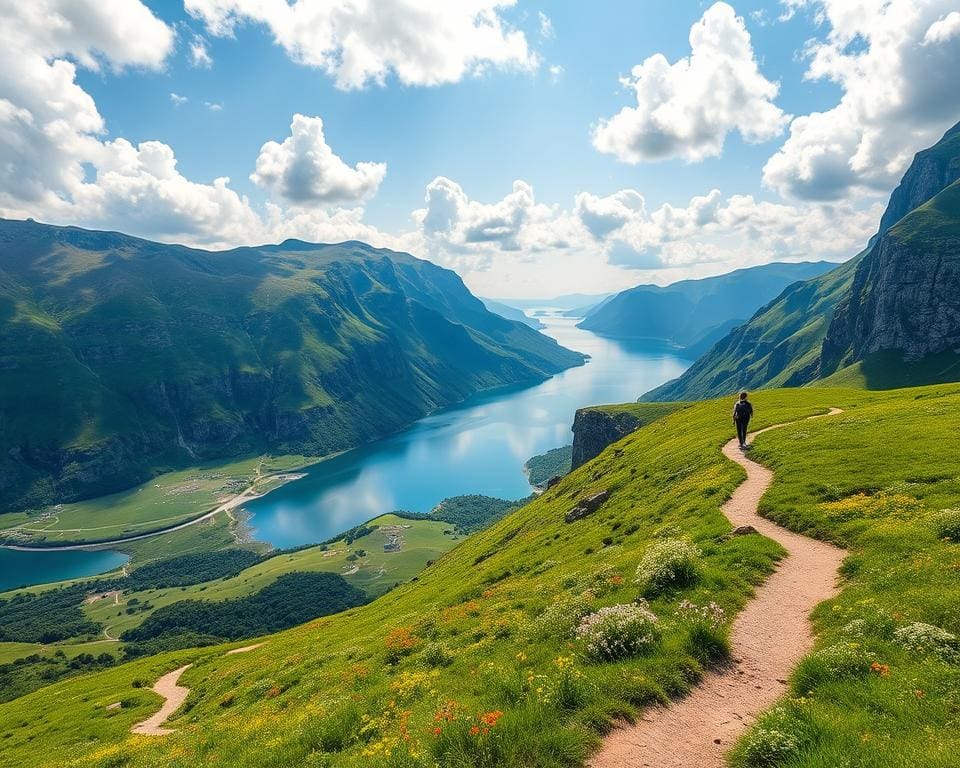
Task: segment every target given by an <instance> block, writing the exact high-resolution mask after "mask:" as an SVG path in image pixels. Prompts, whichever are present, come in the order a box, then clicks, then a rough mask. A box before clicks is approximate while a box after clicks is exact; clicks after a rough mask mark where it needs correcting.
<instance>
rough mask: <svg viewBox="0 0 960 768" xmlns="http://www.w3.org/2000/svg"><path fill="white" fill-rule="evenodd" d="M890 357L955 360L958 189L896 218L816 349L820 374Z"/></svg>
mask: <svg viewBox="0 0 960 768" xmlns="http://www.w3.org/2000/svg"><path fill="white" fill-rule="evenodd" d="M881 351H896V352H898V353H900V354H901V355H902V358H903V360H904V361H905V362H916V361H920V360H923V359H924V358H926V357H929V356H931V355H938V354H940V353H941V352H947V351H951V352H958V353H960V182H954V183H953V184H952V185H951V186H950V187H948V188H947V189H945V190H944V191H943V192H941V193H940V194H938V195H937V196H936V197H934V198H933V199H932V200H930V201H929V202H927V203H925V204H924V205H922V206H920V207H919V208H917V209H916V210H914V211H913V212H912V213H910V214H908V215H907V216H906V217H904V218H903V219H902V220H901V221H900V222H899V223H898V224H897V225H896V226H894V227H893V228H892V229H891V230H890V231H889V232H887V233H886V234H884V235H883V236H882V237H881V238H880V240H879V241H878V242H877V244H876V245H875V246H874V247H873V250H872V251H871V252H870V254H869V256H868V257H867V258H866V259H865V260H864V261H863V262H862V263H861V264H860V266H859V268H858V269H857V274H856V277H855V279H854V282H853V286H852V287H851V290H850V292H849V294H848V295H847V296H846V297H845V298H844V300H843V302H842V303H841V304H840V306H839V307H838V308H837V312H836V314H835V315H834V318H833V322H832V323H831V324H830V329H829V331H828V333H827V337H826V339H825V340H824V343H823V352H822V358H821V371H822V372H823V373H830V372H832V371H834V370H836V369H837V368H839V367H843V366H845V365H849V364H851V363H854V362H856V361H859V360H862V359H864V358H865V357H867V356H868V355H871V354H873V353H876V352H881Z"/></svg>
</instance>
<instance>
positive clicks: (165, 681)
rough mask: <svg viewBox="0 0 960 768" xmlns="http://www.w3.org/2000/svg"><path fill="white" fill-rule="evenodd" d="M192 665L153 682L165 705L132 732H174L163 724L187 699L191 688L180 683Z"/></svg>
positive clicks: (247, 649)
mask: <svg viewBox="0 0 960 768" xmlns="http://www.w3.org/2000/svg"><path fill="white" fill-rule="evenodd" d="M262 645H266V643H255V644H254V645H245V646H243V647H242V648H234V649H233V650H230V651H227V652H226V653H225V654H224V656H232V655H234V654H235V653H249V652H250V651H255V650H256V649H257V648H259V647H260V646H262ZM192 666H193V664H187V665H185V666H182V667H180V669H175V670H173V672H167V674H165V675H164V676H163V677H161V678H160V679H159V680H157V682H155V683H154V684H153V688H152V690H153V692H154V693H156V694H159V695H160V696H162V697H163V706H162V707H160V709H159V710H157V712H156V713H155V714H154V715H151V716H150V717H148V718H147V719H146V720H144V721H143V722H141V723H137V724H136V725H135V726H133V727H132V728H131V729H130V732H131V733H138V734H140V735H141V736H166V735H167V734H169V733H173V730H172V729H170V728H164V727H163V724H164V723H165V722H167V719H168V718H169V717H170V716H171V715H172V714H173V713H174V712H176V711H177V710H178V709H180V707H181V706H183V702H185V701H186V700H187V696H188V695H189V694H190V689H189V688H187V687H186V686H183V685H179V683H180V675H182V674H183V673H184V672H186V671H187V670H188V669H190V667H192ZM110 706H111V707H112V706H114V705H113V704H111V705H110ZM108 709H109V707H108Z"/></svg>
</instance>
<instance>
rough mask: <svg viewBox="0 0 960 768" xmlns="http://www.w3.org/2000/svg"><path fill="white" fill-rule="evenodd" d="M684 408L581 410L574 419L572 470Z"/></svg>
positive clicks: (644, 406)
mask: <svg viewBox="0 0 960 768" xmlns="http://www.w3.org/2000/svg"><path fill="white" fill-rule="evenodd" d="M683 407H684V404H683V403H630V404H628V405H598V406H593V407H590V408H581V409H580V410H578V411H577V413H576V415H575V416H574V419H573V448H572V462H571V463H572V469H571V471H572V470H573V469H576V468H577V467H579V466H580V465H582V464H586V463H587V462H588V461H590V459H592V458H594V457H595V456H599V455H600V454H601V453H602V452H603V450H604V449H605V448H606V447H607V446H608V445H612V444H613V443H615V442H617V440H620V439H621V438H623V437H626V436H627V435H629V434H630V433H631V432H634V431H636V430H638V429H640V427H644V426H646V425H647V424H651V423H653V422H655V421H657V420H659V419H662V418H663V417H664V416H668V415H670V414H671V413H673V412H674V411H677V410H680V409H681V408H683Z"/></svg>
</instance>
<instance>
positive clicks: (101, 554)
mask: <svg viewBox="0 0 960 768" xmlns="http://www.w3.org/2000/svg"><path fill="white" fill-rule="evenodd" d="M128 559H129V558H128V557H127V556H126V555H125V554H123V553H122V552H112V551H109V550H101V551H97V552H90V551H88V550H81V549H76V550H70V551H66V552H19V551H15V550H12V549H0V592H3V591H4V590H7V589H15V588H17V587H22V586H25V585H29V584H46V583H47V582H51V581H65V580H66V579H79V578H82V577H84V576H94V575H96V574H98V573H107V572H108V571H112V570H115V569H116V568H119V567H120V566H121V565H123V564H124V563H125V562H127V560H128Z"/></svg>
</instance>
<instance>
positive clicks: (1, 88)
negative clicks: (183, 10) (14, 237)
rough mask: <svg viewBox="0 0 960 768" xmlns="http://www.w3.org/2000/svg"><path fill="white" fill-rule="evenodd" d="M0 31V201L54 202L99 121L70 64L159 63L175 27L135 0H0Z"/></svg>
mask: <svg viewBox="0 0 960 768" xmlns="http://www.w3.org/2000/svg"><path fill="white" fill-rule="evenodd" d="M0 39H2V40H3V45H2V46H0V208H5V207H6V208H10V207H11V206H12V205H13V204H15V203H17V204H19V203H22V202H24V201H28V202H30V203H33V204H36V205H38V206H41V207H42V206H43V205H45V204H48V203H49V204H57V203H59V202H60V201H61V200H62V199H64V198H69V195H70V194H71V190H72V189H73V188H75V187H76V186H77V185H78V184H80V183H82V181H83V178H84V168H83V163H84V162H85V161H87V160H89V157H90V155H91V154H92V153H93V152H95V151H97V149H98V148H99V146H100V141H99V138H98V137H99V136H100V135H102V134H103V132H104V130H105V126H104V121H103V118H102V117H101V116H100V113H99V111H98V110H97V107H96V104H95V103H94V101H93V99H92V98H91V97H90V95H89V94H87V93H86V92H85V91H84V90H83V89H82V88H81V87H80V86H79V85H78V84H77V83H76V79H75V78H76V68H77V64H79V65H80V66H83V67H86V68H88V69H92V70H99V69H100V68H101V67H103V66H107V67H109V68H111V69H122V68H124V67H148V68H158V67H160V66H161V65H162V64H163V62H164V61H165V59H166V57H167V55H168V54H169V52H170V51H171V49H172V46H173V39H174V33H173V30H172V29H170V28H169V27H168V26H167V25H166V24H164V23H163V22H162V21H160V20H159V19H157V18H155V17H154V16H153V14H152V13H151V12H150V11H149V9H147V7H146V6H144V5H143V4H141V3H140V2H138V1H137V0H130V1H129V2H121V1H120V0H75V1H73V2H70V1H69V0H32V2H29V3H27V2H14V1H13V0H2V2H0ZM71 59H72V60H71ZM75 62H76V63H75Z"/></svg>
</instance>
